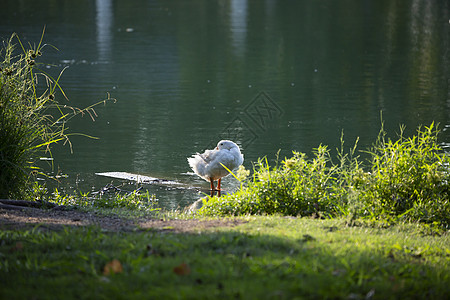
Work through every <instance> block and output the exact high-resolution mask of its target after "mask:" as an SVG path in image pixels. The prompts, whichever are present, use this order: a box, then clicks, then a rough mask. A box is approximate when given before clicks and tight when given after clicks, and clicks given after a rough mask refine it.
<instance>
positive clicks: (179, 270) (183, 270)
mask: <svg viewBox="0 0 450 300" xmlns="http://www.w3.org/2000/svg"><path fill="white" fill-rule="evenodd" d="M173 272H174V273H175V274H177V275H180V276H182V275H189V274H191V268H189V266H188V265H187V264H185V263H182V264H180V265H178V266H176V267H174V268H173Z"/></svg>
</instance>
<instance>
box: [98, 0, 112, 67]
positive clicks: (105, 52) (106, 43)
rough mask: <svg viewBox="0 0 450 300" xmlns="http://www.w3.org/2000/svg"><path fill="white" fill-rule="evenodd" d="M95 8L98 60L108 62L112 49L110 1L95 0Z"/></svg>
mask: <svg viewBox="0 0 450 300" xmlns="http://www.w3.org/2000/svg"><path fill="white" fill-rule="evenodd" d="M95 6H96V10H97V15H96V25H97V48H98V59H99V60H100V61H109V60H110V59H111V49H112V33H111V30H112V25H113V17H114V16H113V8H112V0H96V1H95Z"/></svg>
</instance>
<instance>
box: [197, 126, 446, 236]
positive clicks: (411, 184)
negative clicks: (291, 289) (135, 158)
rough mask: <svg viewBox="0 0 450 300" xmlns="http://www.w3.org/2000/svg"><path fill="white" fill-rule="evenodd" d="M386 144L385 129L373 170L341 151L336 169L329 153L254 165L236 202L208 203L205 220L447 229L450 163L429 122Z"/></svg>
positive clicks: (211, 200) (232, 199) (226, 198)
mask: <svg viewBox="0 0 450 300" xmlns="http://www.w3.org/2000/svg"><path fill="white" fill-rule="evenodd" d="M403 130H404V128H403V127H401V134H400V136H399V138H398V140H396V141H392V140H390V139H386V138H385V136H386V133H385V132H384V129H383V128H382V129H381V131H380V135H379V138H378V140H377V141H376V143H375V144H374V146H373V148H372V149H370V150H369V151H366V152H367V153H368V154H369V156H370V159H369V165H368V166H366V167H364V166H363V164H362V163H361V162H360V161H359V157H355V156H354V154H355V152H356V145H357V143H355V146H354V147H353V148H352V149H351V150H350V152H349V153H344V151H343V148H344V147H343V139H341V141H342V142H341V143H342V145H341V150H340V151H338V161H339V163H338V164H335V163H333V161H332V159H331V158H330V153H329V151H328V149H327V147H325V146H320V147H318V148H317V149H315V150H314V151H313V155H314V157H313V158H312V159H307V157H306V155H305V154H303V153H298V152H293V154H294V155H293V157H291V158H289V159H285V160H284V161H282V163H281V165H280V166H278V163H277V165H276V166H275V167H273V168H270V167H269V164H268V163H267V159H260V160H259V161H258V163H257V164H256V165H255V168H254V173H253V177H252V179H251V180H249V181H248V182H247V183H246V184H243V185H242V187H241V189H240V190H238V191H237V192H236V193H234V194H232V195H226V196H224V197H220V198H218V197H213V198H209V199H208V201H205V203H204V205H203V207H202V208H201V209H200V210H199V211H198V214H200V215H242V214H282V215H294V216H324V217H333V216H337V215H346V216H349V217H351V218H361V217H362V218H367V219H370V220H378V221H384V222H387V223H388V224H389V223H391V222H397V221H399V220H406V221H419V222H425V223H431V224H435V225H438V226H441V227H444V228H448V227H449V226H450V200H449V194H450V167H449V166H450V157H449V155H448V154H446V153H444V152H443V151H442V149H441V147H440V146H439V144H438V140H437V137H438V130H437V129H436V128H435V126H434V124H433V123H432V124H431V125H430V126H429V127H425V128H423V129H422V128H419V129H418V131H417V135H415V136H413V137H411V138H405V137H404V136H403Z"/></svg>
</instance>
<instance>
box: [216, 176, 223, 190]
mask: <svg viewBox="0 0 450 300" xmlns="http://www.w3.org/2000/svg"><path fill="white" fill-rule="evenodd" d="M221 181H222V178H219V180H217V190H218V191H220V182H221Z"/></svg>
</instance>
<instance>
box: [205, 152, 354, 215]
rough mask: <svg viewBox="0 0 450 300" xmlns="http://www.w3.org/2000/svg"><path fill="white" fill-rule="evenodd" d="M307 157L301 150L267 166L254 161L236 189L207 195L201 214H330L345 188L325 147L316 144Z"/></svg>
mask: <svg viewBox="0 0 450 300" xmlns="http://www.w3.org/2000/svg"><path fill="white" fill-rule="evenodd" d="M313 154H314V158H313V159H311V160H308V159H307V157H306V155H305V154H304V153H299V152H295V151H294V152H293V157H291V158H289V159H285V160H284V161H282V163H281V165H279V166H278V165H277V166H275V167H273V168H270V166H269V164H268V162H267V159H265V158H264V159H260V160H259V161H258V163H257V164H256V165H255V169H254V174H253V180H251V181H250V182H248V184H247V186H243V187H242V188H241V189H240V190H239V191H238V192H236V193H234V194H232V195H227V196H225V197H222V198H212V199H210V200H209V201H208V202H207V203H205V205H204V206H203V207H202V209H201V210H200V213H201V214H219V215H223V214H231V215H239V214H261V213H262V214H275V213H277V214H283V215H292V216H311V215H314V216H320V215H324V216H334V215H336V214H338V213H339V212H340V210H341V209H342V206H343V202H342V201H343V200H345V197H344V196H345V193H346V190H345V189H344V188H343V185H342V180H343V178H342V177H341V176H340V175H339V172H338V171H339V170H340V166H338V165H334V164H332V162H331V159H330V153H329V150H328V148H327V147H325V146H319V147H318V148H317V149H315V150H314V152H313Z"/></svg>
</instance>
